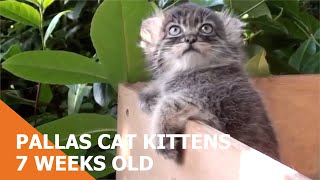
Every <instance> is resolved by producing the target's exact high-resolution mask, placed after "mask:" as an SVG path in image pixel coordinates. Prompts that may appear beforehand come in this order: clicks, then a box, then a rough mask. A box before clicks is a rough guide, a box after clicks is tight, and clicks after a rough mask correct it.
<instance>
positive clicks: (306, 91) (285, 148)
mask: <svg viewBox="0 0 320 180" xmlns="http://www.w3.org/2000/svg"><path fill="white" fill-rule="evenodd" d="M253 83H254V85H255V86H256V87H257V89H258V90H259V92H260V94H261V95H262V97H263V99H264V102H265V105H266V108H267V110H268V113H269V115H270V117H271V119H272V120H273V123H274V126H275V130H276V133H277V136H278V139H279V142H280V154H281V158H282V163H284V164H285V165H284V164H281V163H280V162H277V161H275V160H273V159H271V158H270V157H268V156H266V155H264V154H262V153H260V152H258V151H256V150H254V149H252V148H250V147H248V146H247V145H245V144H243V143H241V142H239V141H237V140H235V139H231V147H230V148H229V149H228V150H219V149H214V150H213V149H208V150H193V149H191V148H190V146H191V145H190V142H188V145H187V147H188V149H187V150H185V153H184V157H185V161H184V163H183V164H182V165H177V164H175V163H174V162H173V161H170V160H165V159H164V158H163V157H162V156H160V155H158V154H157V153H156V152H155V150H152V149H144V148H143V135H144V134H148V132H149V127H150V124H151V122H150V121H151V120H150V117H148V116H147V115H146V114H144V113H142V112H141V111H140V109H139V104H138V97H137V93H138V92H139V91H140V90H141V88H142V87H143V84H141V83H138V84H134V85H127V84H123V85H120V86H119V98H118V102H119V104H118V133H120V134H121V135H125V134H137V138H134V141H133V149H129V148H127V147H125V148H119V149H118V155H121V156H125V157H126V158H128V157H129V156H132V157H133V166H135V167H137V166H139V157H140V156H149V157H151V158H152V159H153V163H154V164H153V167H152V169H151V170H149V171H128V170H125V171H121V172H120V171H119V172H117V179H119V180H131V179H132V180H137V179H148V180H149V179H151V180H152V179H161V180H162V179H164V180H166V179H168V180H180V179H181V180H188V179H190V180H193V179H201V180H206V179H208V180H212V179H214V180H215V179H217V180H257V179H259V180H278V179H279V180H280V179H281V180H291V179H292V180H300V179H301V180H304V179H309V178H307V177H305V176H303V175H302V174H304V175H306V176H309V177H311V178H316V175H317V171H319V170H320V167H319V160H320V158H319V152H320V151H319V147H320V144H319V130H320V127H319V124H320V122H319V121H320V111H319V107H320V76H311V75H310V76H275V77H270V78H259V79H254V80H253ZM186 133H187V134H211V135H213V134H216V135H221V134H222V133H221V132H219V131H217V130H215V129H213V128H211V127H208V126H206V125H201V124H197V123H192V122H190V123H188V125H187V130H186ZM289 167H291V168H293V169H296V170H297V171H299V172H300V173H302V174H300V173H298V172H297V171H295V170H293V169H291V168H289Z"/></svg>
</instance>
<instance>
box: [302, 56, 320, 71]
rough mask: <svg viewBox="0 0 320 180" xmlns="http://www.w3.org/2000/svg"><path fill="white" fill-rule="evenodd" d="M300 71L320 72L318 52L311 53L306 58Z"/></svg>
mask: <svg viewBox="0 0 320 180" xmlns="http://www.w3.org/2000/svg"><path fill="white" fill-rule="evenodd" d="M301 73H305V74H313V73H320V52H317V53H315V54H313V55H312V56H311V57H310V58H309V59H307V60H306V62H305V63H304V64H303V67H302V69H301Z"/></svg>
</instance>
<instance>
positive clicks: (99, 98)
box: [93, 83, 115, 107]
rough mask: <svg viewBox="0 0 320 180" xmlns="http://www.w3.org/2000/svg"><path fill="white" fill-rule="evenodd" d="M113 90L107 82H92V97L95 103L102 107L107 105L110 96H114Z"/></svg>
mask: <svg viewBox="0 0 320 180" xmlns="http://www.w3.org/2000/svg"><path fill="white" fill-rule="evenodd" d="M114 95H115V94H114V91H113V89H112V87H110V85H109V84H107V83H94V84H93V97H94V100H95V101H96V103H98V104H99V105H100V106H102V107H106V106H108V105H109V103H110V101H111V98H112V97H113V96H114Z"/></svg>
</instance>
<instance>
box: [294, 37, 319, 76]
mask: <svg viewBox="0 0 320 180" xmlns="http://www.w3.org/2000/svg"><path fill="white" fill-rule="evenodd" d="M316 46H317V45H316V43H315V42H314V41H313V39H311V38H310V39H308V40H306V41H305V42H303V43H302V45H301V46H300V47H299V48H298V49H297V50H296V51H295V52H294V53H293V54H292V56H291V57H290V59H289V64H290V65H291V66H292V67H293V68H295V69H296V70H297V71H300V70H301V68H302V66H303V63H305V60H307V59H309V58H310V57H311V56H312V55H313V54H315V53H316V50H317V47H316Z"/></svg>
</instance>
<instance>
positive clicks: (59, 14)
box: [44, 10, 71, 44]
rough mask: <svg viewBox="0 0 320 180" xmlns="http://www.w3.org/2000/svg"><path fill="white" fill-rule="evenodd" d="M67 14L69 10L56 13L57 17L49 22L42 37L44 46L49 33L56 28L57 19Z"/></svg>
mask: <svg viewBox="0 0 320 180" xmlns="http://www.w3.org/2000/svg"><path fill="white" fill-rule="evenodd" d="M69 12H71V11H70V10H66V11H62V12H60V13H58V14H57V15H55V16H54V18H53V19H52V20H51V22H50V24H49V26H48V28H47V31H46V34H45V36H44V42H45V44H46V42H47V40H48V38H49V36H50V35H51V33H52V32H53V30H54V28H55V27H56V25H57V23H58V22H59V19H60V18H61V17H62V16H63V15H65V14H67V13H69Z"/></svg>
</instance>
